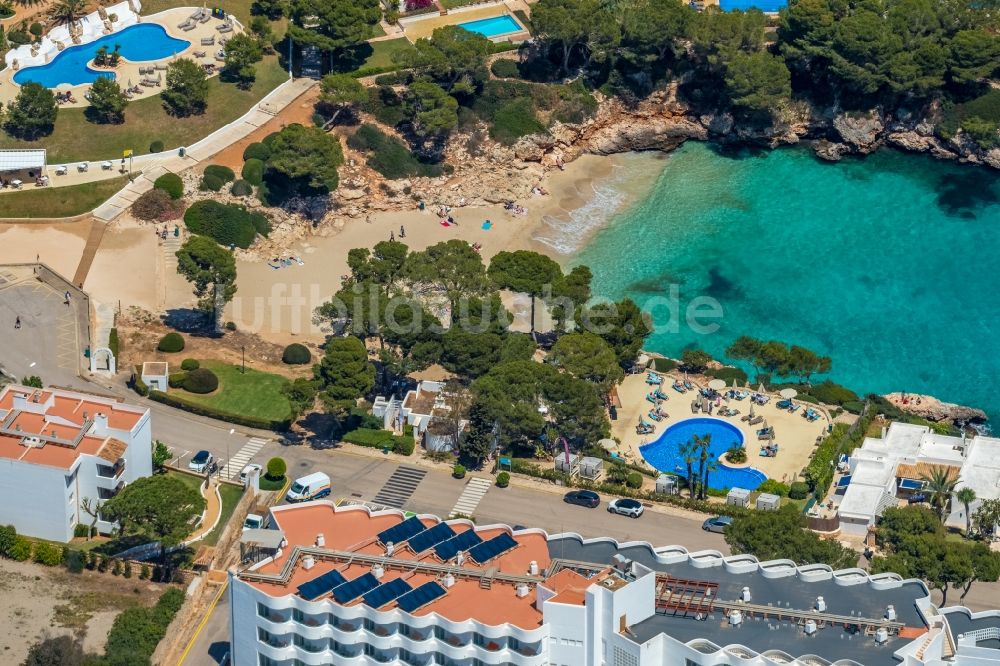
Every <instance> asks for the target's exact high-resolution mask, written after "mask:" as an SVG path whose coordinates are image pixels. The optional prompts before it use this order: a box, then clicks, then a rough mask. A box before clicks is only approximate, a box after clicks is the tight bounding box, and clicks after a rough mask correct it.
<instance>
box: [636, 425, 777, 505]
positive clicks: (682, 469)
mask: <svg viewBox="0 0 1000 666" xmlns="http://www.w3.org/2000/svg"><path fill="white" fill-rule="evenodd" d="M695 435H699V436H705V435H711V437H712V439H711V442H710V445H709V459H710V460H718V458H719V456H721V455H722V454H723V453H725V452H726V451H728V450H729V449H731V448H733V447H734V446H743V433H741V432H740V431H739V429H738V428H737V427H736V426H734V425H733V424H731V423H726V422H725V421H723V420H721V419H709V418H693V419H685V420H684V421H681V422H680V423H675V424H674V425H672V426H670V427H669V428H667V429H666V430H664V431H663V434H661V435H660V436H659V437H658V438H657V439H656V441H654V442H650V443H649V444H645V445H643V446H641V447H639V452H640V453H642V457H643V458H645V459H646V462H648V463H649V464H650V465H652V466H653V467H655V468H656V469H658V470H660V471H661V472H668V473H671V474H677V475H679V476H687V465H686V464H685V462H684V458H683V457H681V456H680V455H679V454H678V451H679V450H680V447H681V445H682V444H685V443H687V442H689V441H691V439H692V438H694V436H695ZM697 469H698V463H697V461H696V462H695V470H696V471H697ZM765 480H767V477H766V476H765V475H764V474H763V473H762V472H761V471H760V470H756V469H753V468H752V467H749V468H746V467H745V468H742V469H734V468H732V467H726V466H725V465H723V464H720V465H719V469H717V470H716V471H714V472H712V473H711V474H709V475H708V487H709V488H715V489H716V490H722V489H725V488H746V489H747V490H756V489H757V487H758V486H759V485H760V484H762V483H764V481H765Z"/></svg>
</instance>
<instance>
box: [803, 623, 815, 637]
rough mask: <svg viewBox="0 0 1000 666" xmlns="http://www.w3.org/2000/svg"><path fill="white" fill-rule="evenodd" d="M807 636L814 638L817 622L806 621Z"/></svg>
mask: <svg viewBox="0 0 1000 666" xmlns="http://www.w3.org/2000/svg"><path fill="white" fill-rule="evenodd" d="M805 629H806V636H812V635H813V634H815V633H816V620H806V627H805Z"/></svg>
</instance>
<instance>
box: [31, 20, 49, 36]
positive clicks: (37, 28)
mask: <svg viewBox="0 0 1000 666" xmlns="http://www.w3.org/2000/svg"><path fill="white" fill-rule="evenodd" d="M44 31H45V28H44V27H43V26H42V24H41V23H32V24H31V26H30V27H29V28H28V32H30V33H31V34H32V35H34V36H35V37H41V36H42V33H43V32H44Z"/></svg>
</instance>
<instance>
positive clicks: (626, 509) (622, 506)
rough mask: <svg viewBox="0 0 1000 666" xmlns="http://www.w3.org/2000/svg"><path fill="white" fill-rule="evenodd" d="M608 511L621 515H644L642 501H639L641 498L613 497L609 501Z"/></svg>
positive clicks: (636, 516)
mask: <svg viewBox="0 0 1000 666" xmlns="http://www.w3.org/2000/svg"><path fill="white" fill-rule="evenodd" d="M608 511H610V512H611V513H617V514H618V515H620V516H628V517H629V518H638V517H639V516H641V515H642V511H643V509H642V503H641V502H639V500H634V499H630V498H628V497H624V498H621V499H613V500H611V501H610V502H608Z"/></svg>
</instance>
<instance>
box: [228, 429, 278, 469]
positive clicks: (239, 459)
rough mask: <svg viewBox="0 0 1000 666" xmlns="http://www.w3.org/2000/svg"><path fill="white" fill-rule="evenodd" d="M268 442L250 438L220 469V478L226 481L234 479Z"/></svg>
mask: <svg viewBox="0 0 1000 666" xmlns="http://www.w3.org/2000/svg"><path fill="white" fill-rule="evenodd" d="M269 441H270V440H267V439H264V438H263V437H251V438H250V439H249V440H247V443H246V444H244V445H243V448H241V449H240V450H239V451H237V452H236V455H234V456H233V457H232V458H230V459H229V460H228V461H226V466H225V467H223V468H222V476H224V477H226V478H227V479H232V478H235V477H236V475H237V474H239V473H240V472H241V471H242V470H243V468H244V467H246V465H247V463H248V462H250V461H251V460H252V459H253V457H254V456H255V455H257V452H258V451H260V450H261V449H262V448H264V446H265V445H266V444H267V443H268V442H269Z"/></svg>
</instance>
